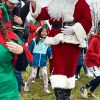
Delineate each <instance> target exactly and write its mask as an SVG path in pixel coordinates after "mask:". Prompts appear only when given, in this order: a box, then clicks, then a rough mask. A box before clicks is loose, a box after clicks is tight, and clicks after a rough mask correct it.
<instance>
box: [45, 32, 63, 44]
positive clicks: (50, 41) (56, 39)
mask: <svg viewBox="0 0 100 100" xmlns="http://www.w3.org/2000/svg"><path fill="white" fill-rule="evenodd" d="M61 38H62V37H61V34H57V35H56V36H54V37H48V36H47V37H46V39H45V43H46V44H48V45H58V44H59V43H60V42H61Z"/></svg>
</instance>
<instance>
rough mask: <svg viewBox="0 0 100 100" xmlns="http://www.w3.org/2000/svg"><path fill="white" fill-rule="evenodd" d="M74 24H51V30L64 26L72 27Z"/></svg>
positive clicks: (72, 22) (73, 22)
mask: <svg viewBox="0 0 100 100" xmlns="http://www.w3.org/2000/svg"><path fill="white" fill-rule="evenodd" d="M75 23H76V22H75V21H71V22H64V23H55V24H52V29H57V28H62V27H64V26H65V25H67V26H73V25H74V24H75Z"/></svg>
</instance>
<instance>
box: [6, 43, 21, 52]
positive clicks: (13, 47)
mask: <svg viewBox="0 0 100 100" xmlns="http://www.w3.org/2000/svg"><path fill="white" fill-rule="evenodd" d="M6 45H7V47H8V49H9V51H11V52H13V53H15V54H21V53H22V52H23V47H22V46H21V45H19V44H17V43H14V42H12V41H11V42H6Z"/></svg>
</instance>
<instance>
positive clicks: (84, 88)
mask: <svg viewBox="0 0 100 100" xmlns="http://www.w3.org/2000/svg"><path fill="white" fill-rule="evenodd" d="M80 93H81V95H82V97H84V98H88V89H87V88H86V87H85V85H84V86H83V87H81V88H80Z"/></svg>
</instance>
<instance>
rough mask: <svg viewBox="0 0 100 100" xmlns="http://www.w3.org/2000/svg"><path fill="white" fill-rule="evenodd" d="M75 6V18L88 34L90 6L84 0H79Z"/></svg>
mask: <svg viewBox="0 0 100 100" xmlns="http://www.w3.org/2000/svg"><path fill="white" fill-rule="evenodd" d="M75 7H76V8H75V9H76V10H75V13H74V16H75V20H76V21H78V22H80V23H81V25H82V26H83V27H84V29H85V31H86V33H87V34H88V33H89V31H90V29H91V26H92V18H91V11H90V7H89V5H88V4H87V3H86V1H85V0H79V2H78V3H77V4H76V6H75Z"/></svg>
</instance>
